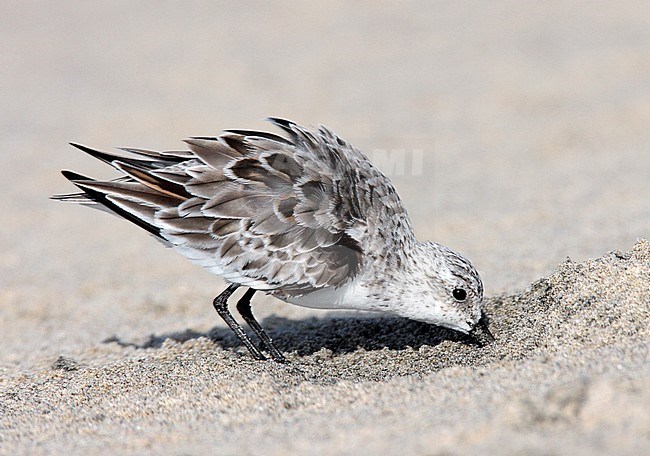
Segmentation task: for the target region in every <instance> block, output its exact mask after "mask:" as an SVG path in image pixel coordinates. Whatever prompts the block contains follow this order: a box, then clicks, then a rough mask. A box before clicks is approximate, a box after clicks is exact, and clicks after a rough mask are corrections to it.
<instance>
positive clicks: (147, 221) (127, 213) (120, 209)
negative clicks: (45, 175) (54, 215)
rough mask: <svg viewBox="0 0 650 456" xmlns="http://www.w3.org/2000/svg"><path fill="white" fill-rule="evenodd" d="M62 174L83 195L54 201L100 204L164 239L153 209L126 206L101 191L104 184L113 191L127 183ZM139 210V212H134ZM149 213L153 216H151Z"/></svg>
mask: <svg viewBox="0 0 650 456" xmlns="http://www.w3.org/2000/svg"><path fill="white" fill-rule="evenodd" d="M61 174H63V176H65V178H66V179H68V180H69V181H70V182H72V183H73V184H75V185H76V186H77V187H79V188H80V189H81V190H82V191H83V193H74V194H69V195H57V196H55V197H54V199H58V200H63V201H75V202H81V203H82V204H89V203H91V202H95V203H99V204H100V205H102V206H104V207H106V208H107V209H109V210H110V211H111V212H113V213H115V214H116V215H119V216H120V217H123V218H125V219H126V220H128V221H130V222H132V223H134V224H135V225H137V226H139V227H140V228H142V229H144V230H146V231H148V232H149V233H151V234H153V235H154V236H156V237H158V238H161V239H162V236H161V235H160V229H159V228H158V227H157V226H155V225H154V224H153V223H152V222H153V217H152V215H153V209H152V208H151V207H149V208H147V207H146V206H142V205H138V204H137V203H134V204H133V205H129V204H128V203H127V204H124V202H123V201H119V200H120V198H119V197H116V196H111V195H110V192H109V191H105V190H104V191H103V190H102V189H101V185H102V184H104V186H105V187H107V186H110V187H111V188H112V189H116V188H117V187H118V186H120V185H126V184H127V183H125V182H119V180H116V181H112V182H101V181H96V180H94V179H92V178H90V177H86V176H84V175H82V174H78V173H75V172H73V171H67V170H64V171H61ZM125 191H126V190H125ZM152 193H153V192H152ZM140 196H144V192H140ZM116 198H117V199H116ZM122 199H124V198H122ZM141 200H142V199H141ZM145 201H146V200H145ZM127 207H128V209H127ZM137 208H139V210H138V211H134V210H133V209H137ZM149 213H151V214H152V215H151V216H149Z"/></svg>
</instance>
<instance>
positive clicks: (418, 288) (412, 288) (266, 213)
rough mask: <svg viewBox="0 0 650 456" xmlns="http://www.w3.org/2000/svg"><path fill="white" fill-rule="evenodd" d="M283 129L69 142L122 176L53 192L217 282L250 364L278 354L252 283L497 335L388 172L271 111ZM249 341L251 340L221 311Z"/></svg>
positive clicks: (300, 299) (464, 266) (314, 301)
mask: <svg viewBox="0 0 650 456" xmlns="http://www.w3.org/2000/svg"><path fill="white" fill-rule="evenodd" d="M268 120H270V121H271V122H272V123H273V124H274V125H275V126H277V127H279V128H280V129H281V130H282V131H283V133H284V136H280V135H276V134H273V133H268V132H262V131H252V130H224V132H223V133H222V134H221V135H219V136H215V137H192V138H189V139H187V140H185V142H186V143H187V145H188V146H189V150H185V151H166V152H155V151H150V150H143V149H133V148H125V149H122V150H123V151H124V152H126V153H128V154H130V156H121V155H115V154H111V153H106V152H101V151H98V150H94V149H91V148H88V147H86V146H82V145H80V144H74V143H71V144H72V145H73V146H75V147H77V148H78V149H81V150H82V151H84V152H86V153H88V154H90V155H91V156H93V157H95V158H98V159H100V160H102V161H104V162H106V163H108V164H110V165H112V166H113V167H114V168H116V169H117V170H118V171H120V172H121V173H122V176H121V177H119V178H116V179H113V180H95V179H92V178H89V177H85V176H83V175H81V174H77V173H74V172H72V171H62V173H63V175H64V176H65V177H66V178H67V179H69V180H70V181H71V182H72V183H73V184H74V185H76V186H77V187H78V188H79V189H80V190H81V192H80V193H73V194H66V195H56V196H54V197H53V198H55V199H59V200H64V201H72V202H77V203H81V204H84V205H91V206H94V207H97V208H100V209H103V210H105V211H107V212H110V213H112V214H115V215H118V216H120V217H122V218H125V219H126V220H128V221H130V222H132V223H134V224H135V225H137V226H139V227H140V228H143V229H144V230H146V231H148V232H149V233H151V234H152V235H153V236H155V237H156V238H158V239H159V240H160V241H162V242H163V243H164V244H165V245H167V246H169V247H171V248H173V249H174V250H176V251H177V252H179V253H180V254H182V255H184V256H185V257H187V258H189V259H190V260H191V261H193V262H195V263H197V264H199V265H201V266H202V267H204V268H205V269H207V270H208V271H210V272H212V273H214V274H216V275H218V276H221V277H222V278H223V279H224V280H225V281H226V282H227V283H228V286H227V288H226V289H225V290H224V291H223V292H222V293H221V294H220V295H219V296H217V297H216V298H215V299H214V302H213V305H214V308H215V309H216V311H217V312H218V313H219V315H220V316H221V317H222V318H223V319H224V321H225V322H226V323H227V324H228V326H229V327H230V328H231V329H232V330H233V331H234V333H235V334H236V335H237V337H238V338H239V339H240V340H241V342H242V343H243V344H244V345H245V346H246V347H247V348H248V350H250V352H251V354H252V355H253V356H254V357H255V358H258V359H266V356H265V354H264V353H263V350H265V351H266V352H267V353H268V354H269V355H270V356H271V358H272V359H273V360H275V361H277V362H285V361H286V359H285V357H284V355H283V354H282V353H281V352H280V351H279V350H278V349H277V348H276V347H275V346H274V344H273V342H272V340H271V338H270V337H269V336H268V334H267V333H266V332H265V331H264V329H263V328H262V327H261V326H260V324H259V323H258V322H257V320H256V319H255V317H254V316H253V313H252V311H251V298H252V297H253V295H254V294H255V293H256V292H257V291H262V292H265V293H268V294H270V295H272V296H274V297H276V298H279V299H281V300H283V301H285V302H288V303H291V304H296V305H299V306H305V307H312V308H325V309H356V310H369V311H383V312H388V313H392V314H396V315H399V316H402V317H406V318H410V319H413V320H418V321H422V322H426V323H430V324H433V325H439V326H443V327H447V328H451V329H454V330H457V331H460V332H462V333H465V334H468V335H470V336H472V337H474V338H475V340H477V341H478V342H479V343H484V342H489V341H492V340H494V339H493V336H492V334H491V333H490V331H489V329H488V327H487V317H486V316H485V314H484V312H483V310H482V301H483V284H482V282H481V278H480V276H479V274H478V272H477V271H476V269H475V268H474V267H473V266H472V264H471V263H470V262H469V261H468V260H466V259H465V258H463V257H462V256H461V255H459V254H457V253H456V252H454V251H452V250H451V249H449V248H447V247H444V246H443V245H440V244H437V243H434V242H418V241H417V240H416V238H415V235H414V233H413V229H412V226H411V221H410V219H409V217H408V215H407V212H406V209H405V208H404V205H403V204H402V201H401V200H400V198H399V196H398V195H397V192H396V191H395V188H394V187H393V185H392V184H391V182H390V180H389V179H388V178H387V177H386V176H385V175H384V174H382V173H381V172H380V171H379V169H377V168H376V167H375V166H373V165H372V164H371V163H370V161H369V160H368V158H367V157H366V156H365V155H363V154H362V153H361V152H360V151H359V150H357V149H356V148H354V147H353V146H352V145H351V144H350V143H348V142H347V141H345V140H343V139H341V138H340V137H339V136H337V135H336V134H334V133H333V132H332V131H331V130H329V129H328V128H326V127H323V126H319V127H315V128H308V127H303V126H300V125H298V124H296V123H294V122H291V121H288V120H284V119H279V118H269V119H268ZM240 286H242V287H248V290H247V291H246V292H245V293H244V295H243V296H242V297H241V299H239V301H238V302H237V306H236V307H237V310H238V311H239V313H240V314H241V316H242V318H243V319H244V321H245V322H246V323H247V324H248V325H249V326H250V328H251V329H252V330H253V332H254V333H255V334H256V335H257V336H258V338H259V340H260V342H261V347H262V350H260V348H258V347H257V346H256V345H255V344H254V343H253V341H252V340H251V339H250V338H249V336H248V335H247V334H246V332H245V331H244V329H243V328H242V326H241V325H240V324H239V323H238V322H237V321H236V320H235V318H234V317H233V315H232V314H231V313H230V311H229V310H228V299H229V297H230V296H231V295H232V293H233V292H234V291H235V290H236V289H237V288H238V287H240Z"/></svg>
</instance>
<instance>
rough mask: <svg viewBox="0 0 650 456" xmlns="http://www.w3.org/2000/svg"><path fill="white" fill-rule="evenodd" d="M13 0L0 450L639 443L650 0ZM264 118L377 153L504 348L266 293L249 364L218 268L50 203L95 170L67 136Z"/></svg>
mask: <svg viewBox="0 0 650 456" xmlns="http://www.w3.org/2000/svg"><path fill="white" fill-rule="evenodd" d="M5 3H6V4H5V5H4V7H3V14H2V17H0V37H1V38H2V40H1V41H2V43H3V51H2V53H0V59H2V60H1V61H0V82H2V84H1V85H0V90H1V92H0V93H1V96H2V102H3V109H2V110H0V129H1V135H0V141H1V144H0V145H1V146H2V149H1V152H0V165H1V166H0V186H1V187H0V190H1V191H0V209H1V210H2V213H3V214H4V217H2V223H1V224H0V347H2V348H1V350H0V454H62V453H68V454H105V453H113V454H114V453H117V454H179V455H180V454H259V453H262V452H264V453H266V454H278V455H280V454H423V455H443V454H468V453H469V454H572V455H573V454H585V455H586V454H589V455H592V454H630V455H632V454H634V455H637V454H643V453H647V452H649V451H650V414H648V412H647V410H648V409H649V408H650V353H649V351H648V350H649V349H648V341H649V340H650V334H649V332H650V325H649V324H648V321H650V318H649V317H650V243H649V242H648V241H647V240H643V239H644V238H645V239H648V238H650V197H649V196H650V179H649V177H650V150H649V147H650V146H649V144H650V129H648V128H647V126H648V125H650V108H649V107H650V98H649V97H650V90H649V88H650V78H649V77H648V75H649V74H650V60H649V59H648V55H650V33H649V32H648V30H650V10H649V6H648V4H647V2H632V1H625V2H619V3H617V4H616V5H612V4H608V3H599V2H584V3H583V2H545V3H544V5H533V4H526V5H524V4H520V3H519V2H506V1H498V2H491V3H490V6H489V7H488V6H487V4H485V3H483V2H454V4H453V6H450V5H447V4H445V3H437V2H422V3H405V4H400V5H398V4H394V3H389V2H386V3H381V2H376V3H372V4H364V6H363V7H360V6H359V5H358V4H349V3H345V2H328V3H327V4H322V5H320V6H316V5H315V4H314V3H310V4H298V3H275V4H272V5H271V4H269V5H267V4H266V3H261V2H260V3H254V2H251V3H247V4H246V5H245V6H242V5H239V4H238V5H237V6H235V4H222V5H218V4H215V3H201V2H190V3H187V2H186V3H182V4H181V3H178V4H176V3H170V4H167V3H158V2H156V3H153V2H152V3H147V2H142V3H137V4H133V3H132V2H122V3H120V2H114V3H110V4H104V3H103V2H84V3H83V4H79V3H77V2H70V3H64V2H62V3H59V4H57V7H56V9H54V8H53V7H52V6H48V4H47V3H45V2H43V3H38V2H30V3H25V2H15V3H11V2H5ZM267 115H276V116H285V117H289V118H292V119H295V120H298V121H300V122H304V123H312V124H315V123H319V122H321V123H325V124H327V125H329V126H330V127H332V128H334V129H335V130H336V131H338V132H339V133H340V134H341V135H343V136H345V137H346V138H348V139H350V140H351V141H352V142H353V143H355V144H356V145H357V146H358V147H360V148H361V149H362V150H364V151H366V152H367V153H368V154H369V155H370V156H372V157H375V159H377V160H379V162H380V163H378V165H379V166H380V167H382V169H383V170H384V171H385V172H386V173H387V174H389V175H390V177H391V178H392V179H393V182H394V184H395V186H396V188H397V189H398V191H399V193H400V194H401V195H402V197H403V199H404V202H405V204H406V206H407V208H408V209H409V212H410V214H411V217H412V219H413V223H414V226H415V229H416V232H417V234H418V236H419V237H420V238H422V239H431V240H435V241H438V242H442V243H444V244H446V245H449V246H450V247H452V248H454V249H457V250H459V251H461V252H463V253H464V254H465V255H466V256H467V257H469V258H470V259H472V261H473V262H474V263H475V265H476V266H477V268H478V269H479V270H480V271H481V273H482V275H483V277H484V281H485V286H486V296H487V299H486V306H487V310H488V313H489V315H490V319H491V328H492V330H493V333H494V334H495V336H496V337H497V341H496V342H495V343H494V344H491V345H489V346H486V347H477V346H475V345H472V344H470V343H468V342H467V341H465V340H463V338H462V337H460V336H459V335H458V334H456V333H453V332H451V331H447V330H443V329H439V328H434V327H430V326H427V325H423V324H420V323H416V322H411V321H407V320H403V319H399V318H395V317H389V316H382V315H376V314H365V313H359V312H325V311H316V310H306V309H300V308H297V307H295V306H290V305H288V304H284V303H281V302H279V301H276V300H274V299H271V298H268V297H264V296H256V297H255V300H254V304H253V305H254V311H255V312H256V315H258V317H259V318H260V320H261V321H262V324H263V326H264V327H265V328H267V329H268V331H269V333H270V334H271V336H272V337H273V338H274V340H276V342H277V345H278V347H279V348H280V349H281V350H282V351H284V352H285V353H286V355H287V357H288V358H289V359H290V361H291V362H290V364H288V365H286V366H285V365H278V364H275V363H272V362H257V361H255V360H253V359H252V358H251V357H250V355H249V354H248V353H247V351H246V350H245V348H243V347H242V346H241V345H240V344H239V342H238V341H237V339H236V338H235V337H234V336H233V335H232V334H231V333H230V332H229V331H228V330H227V328H226V327H225V325H224V324H223V323H221V322H220V321H219V319H218V317H217V315H216V314H215V313H214V310H213V309H212V306H211V300H212V298H213V297H214V296H215V295H216V294H218V293H219V291H220V290H221V289H222V288H223V282H222V281H221V280H220V279H219V278H215V277H214V276H211V275H209V274H207V273H206V272H204V271H201V270H199V269H197V268H196V267H194V266H192V265H191V264H189V262H187V261H186V260H184V259H183V258H181V257H179V256H177V255H176V254H174V253H173V252H171V251H169V250H166V249H163V248H162V247H161V246H160V245H159V244H158V243H156V242H155V241H153V240H152V239H151V238H150V237H149V236H148V235H147V234H146V233H143V232H141V231H138V230H137V229H136V228H135V227H133V226H131V225H129V224H127V223H124V222H122V221H120V220H118V219H117V218H111V217H109V216H107V215H105V214H101V213H99V212H97V211H91V210H88V209H86V208H82V207H75V206H70V205H64V204H62V203H55V202H52V201H48V200H47V196H48V195H50V194H53V193H57V192H61V191H67V190H69V189H70V186H69V185H68V184H67V183H66V182H65V180H64V179H63V178H62V177H61V176H60V175H59V174H58V170H59V169H61V168H70V169H74V170H76V171H80V172H83V173H87V174H89V175H92V176H98V177H102V176H110V175H111V172H110V171H109V170H107V169H106V168H105V166H102V164H101V163H96V162H94V161H93V160H91V159H90V158H87V157H84V156H82V155H81V154H80V153H78V152H77V151H76V150H74V149H72V148H70V147H69V146H67V145H66V143H67V142H68V141H79V142H82V143H86V144H89V145H94V146H97V147H104V148H109V147H112V146H124V145H127V146H142V147H151V148H177V147H180V141H179V140H180V139H182V138H183V137H185V136H190V135H205V134H213V133H215V132H217V131H218V130H219V129H221V128H238V127H239V128H260V127H264V124H263V123H262V122H261V121H260V120H259V119H260V118H263V117H264V116H267ZM386 154H388V155H386ZM391 154H393V155H391ZM387 156H388V157H393V159H392V161H391V160H387V159H386V157H387ZM395 157H397V158H395ZM400 160H401V161H400ZM418 160H421V165H417V163H419V162H418ZM414 163H415V164H416V165H417V166H414Z"/></svg>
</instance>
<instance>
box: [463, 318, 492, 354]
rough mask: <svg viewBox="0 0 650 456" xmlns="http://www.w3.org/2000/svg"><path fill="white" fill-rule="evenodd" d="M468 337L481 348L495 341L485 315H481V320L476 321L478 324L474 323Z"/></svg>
mask: <svg viewBox="0 0 650 456" xmlns="http://www.w3.org/2000/svg"><path fill="white" fill-rule="evenodd" d="M469 335H470V337H471V338H472V339H474V341H475V342H476V343H477V344H479V345H480V346H481V347H483V346H485V345H487V344H490V343H492V342H494V341H495V339H494V336H493V335H492V333H491V332H490V329H489V328H488V318H487V315H485V314H482V315H481V319H480V320H479V321H478V323H476V325H475V326H474V328H472V330H471V331H470V332H469Z"/></svg>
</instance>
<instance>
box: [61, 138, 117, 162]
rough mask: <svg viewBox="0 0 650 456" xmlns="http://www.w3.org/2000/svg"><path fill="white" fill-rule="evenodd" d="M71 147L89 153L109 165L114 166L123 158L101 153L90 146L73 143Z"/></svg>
mask: <svg viewBox="0 0 650 456" xmlns="http://www.w3.org/2000/svg"><path fill="white" fill-rule="evenodd" d="M70 145H71V146H72V147H76V148H77V149H79V150H81V151H83V152H85V153H87V154H88V155H90V156H91V157H94V158H96V159H98V160H101V161H103V162H104V163H108V164H109V165H112V164H113V162H114V161H115V160H117V159H120V158H122V157H120V156H118V155H113V154H109V153H107V152H102V151H99V150H96V149H92V148H90V147H88V146H84V145H83V144H78V143H74V142H71V143H70Z"/></svg>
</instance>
